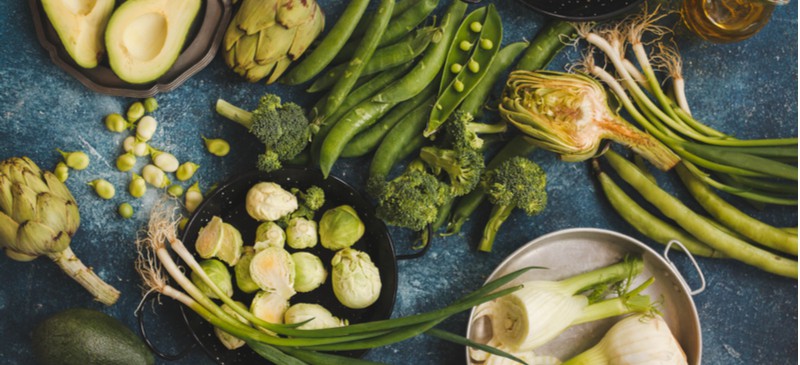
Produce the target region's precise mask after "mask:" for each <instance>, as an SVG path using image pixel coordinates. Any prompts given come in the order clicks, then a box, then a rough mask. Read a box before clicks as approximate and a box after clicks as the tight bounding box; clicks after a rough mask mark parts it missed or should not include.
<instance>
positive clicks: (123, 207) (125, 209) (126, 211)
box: [117, 203, 133, 219]
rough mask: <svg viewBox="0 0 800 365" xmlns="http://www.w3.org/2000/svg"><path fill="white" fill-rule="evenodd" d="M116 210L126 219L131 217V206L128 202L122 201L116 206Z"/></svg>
mask: <svg viewBox="0 0 800 365" xmlns="http://www.w3.org/2000/svg"><path fill="white" fill-rule="evenodd" d="M117 212H118V213H119V215H120V217H122V218H125V219H128V218H130V217H133V207H132V206H131V205H130V204H128V203H122V204H120V205H119V207H117Z"/></svg>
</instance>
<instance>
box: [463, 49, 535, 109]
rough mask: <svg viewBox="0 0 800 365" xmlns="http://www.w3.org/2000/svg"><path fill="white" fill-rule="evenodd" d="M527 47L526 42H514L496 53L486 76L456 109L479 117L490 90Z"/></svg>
mask: <svg viewBox="0 0 800 365" xmlns="http://www.w3.org/2000/svg"><path fill="white" fill-rule="evenodd" d="M527 47H528V42H516V43H511V44H509V45H507V46H505V47H503V49H501V50H500V51H498V52H497V55H496V56H495V57H494V61H492V64H491V65H490V66H489V69H488V70H486V75H484V76H483V78H482V79H481V81H480V82H478V85H476V86H475V88H474V89H472V92H471V93H469V95H467V97H466V98H465V99H464V101H462V102H461V105H460V106H459V107H458V109H459V110H461V111H464V112H467V113H470V114H472V115H473V116H479V115H481V114H482V111H483V105H484V104H485V103H486V100H487V99H488V98H489V94H490V93H491V92H492V88H493V87H494V86H495V84H497V81H498V80H500V77H501V76H502V75H503V71H505V70H507V69H508V68H509V67H511V63H513V62H514V60H515V59H516V58H517V56H519V54H520V53H522V51H524V50H525V48H527Z"/></svg>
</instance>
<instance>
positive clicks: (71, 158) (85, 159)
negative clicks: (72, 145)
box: [56, 149, 89, 170]
mask: <svg viewBox="0 0 800 365" xmlns="http://www.w3.org/2000/svg"><path fill="white" fill-rule="evenodd" d="M56 150H57V151H58V152H59V153H61V156H62V157H64V162H65V163H66V164H67V166H68V167H69V168H72V169H75V170H83V169H85V168H87V167H88V166H89V155H87V154H86V153H85V152H83V151H72V152H64V151H62V150H60V149H56Z"/></svg>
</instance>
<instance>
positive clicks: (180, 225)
mask: <svg viewBox="0 0 800 365" xmlns="http://www.w3.org/2000/svg"><path fill="white" fill-rule="evenodd" d="M187 224H189V218H186V217H183V218H181V220H180V221H179V222H178V229H180V230H181V231H183V230H184V229H186V225H187Z"/></svg>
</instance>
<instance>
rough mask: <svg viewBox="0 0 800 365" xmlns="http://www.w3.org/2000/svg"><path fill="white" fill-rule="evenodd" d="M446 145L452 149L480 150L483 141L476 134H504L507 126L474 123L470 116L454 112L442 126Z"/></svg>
mask: <svg viewBox="0 0 800 365" xmlns="http://www.w3.org/2000/svg"><path fill="white" fill-rule="evenodd" d="M444 128H445V129H444V132H445V138H446V140H447V144H449V145H451V146H452V147H453V148H462V147H463V148H470V149H480V148H481V147H483V139H482V138H481V137H480V136H478V134H495V133H504V132H505V131H506V130H507V129H508V126H507V124H506V122H505V121H503V122H498V123H497V124H487V123H480V122H476V121H475V120H474V119H473V117H472V114H470V113H464V112H456V113H455V114H453V116H452V117H451V118H450V119H448V121H447V123H446V124H445V125H444Z"/></svg>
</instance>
